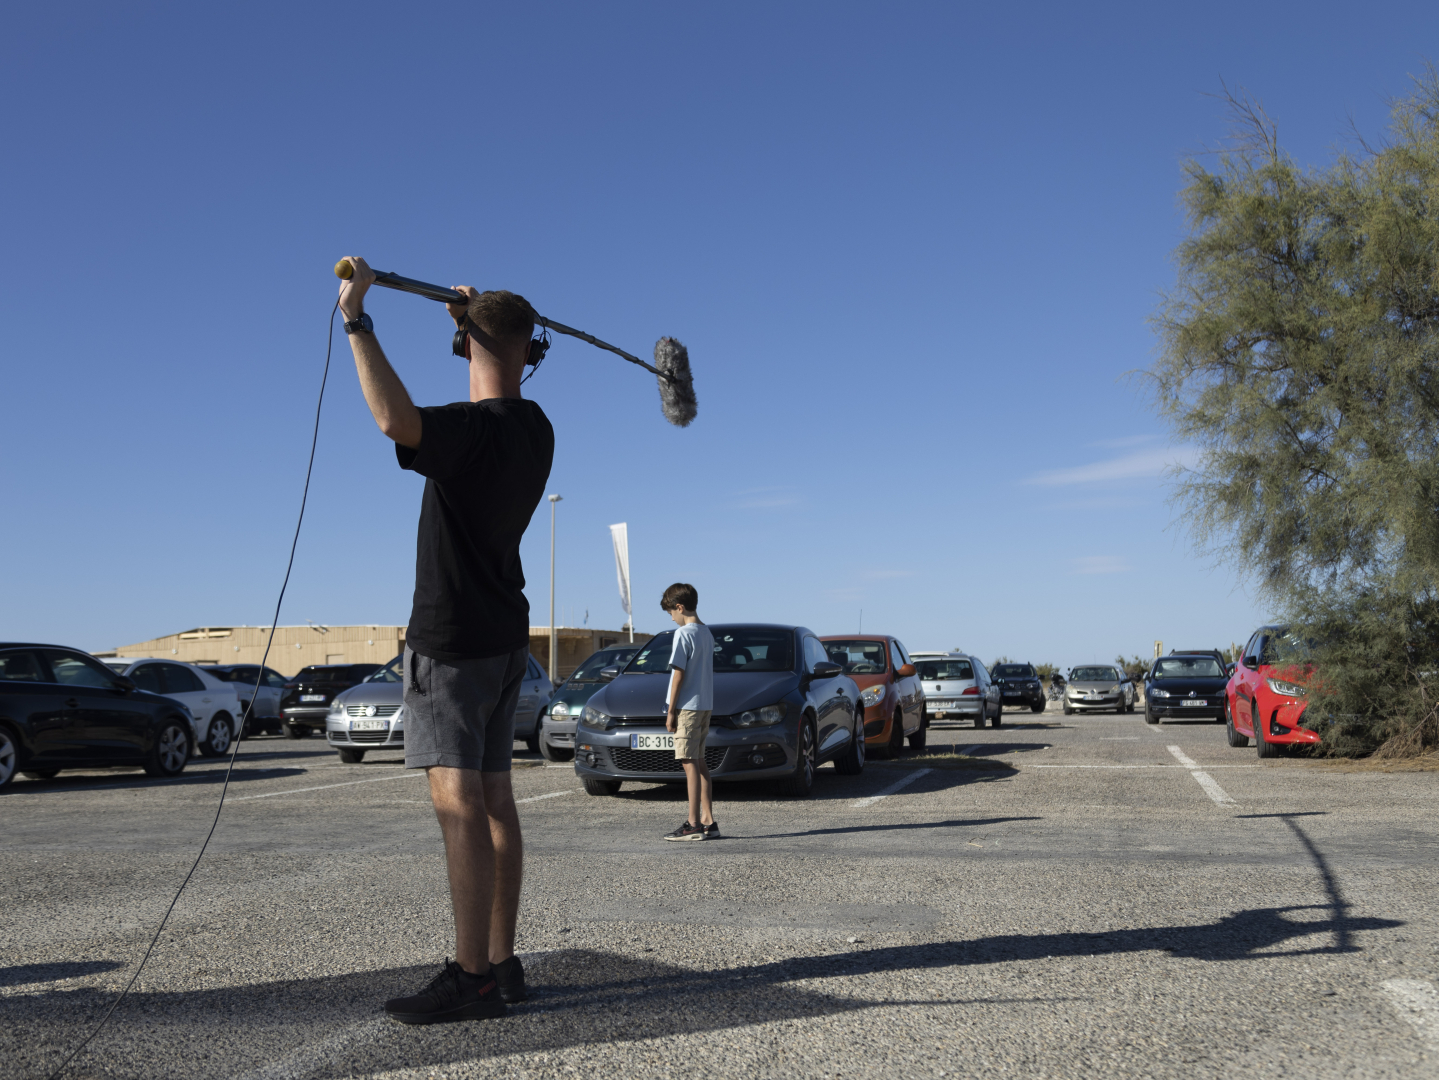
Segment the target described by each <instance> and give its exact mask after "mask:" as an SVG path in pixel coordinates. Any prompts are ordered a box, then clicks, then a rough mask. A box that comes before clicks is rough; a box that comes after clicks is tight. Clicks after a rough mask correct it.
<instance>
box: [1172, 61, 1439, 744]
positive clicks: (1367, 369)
mask: <svg viewBox="0 0 1439 1080" xmlns="http://www.w3.org/2000/svg"><path fill="white" fill-rule="evenodd" d="M1228 101H1229V104H1230V106H1231V108H1232V110H1233V114H1234V117H1235V119H1236V121H1237V124H1236V127H1237V137H1236V139H1235V140H1234V142H1233V143H1232V145H1231V147H1230V149H1229V150H1228V151H1227V152H1225V153H1223V154H1220V155H1219V156H1217V158H1215V159H1214V160H1213V161H1211V162H1210V163H1209V164H1207V165H1206V164H1205V163H1203V162H1201V161H1200V160H1199V159H1193V160H1191V161H1190V162H1188V164H1187V166H1186V176H1187V181H1186V184H1185V186H1184V188H1183V191H1182V201H1183V205H1184V208H1185V210H1186V211H1187V214H1188V219H1189V224H1190V232H1189V235H1188V236H1187V238H1186V239H1185V240H1184V241H1183V242H1182V243H1181V244H1180V245H1179V247H1178V249H1177V250H1176V252H1175V260H1176V263H1177V267H1178V275H1177V281H1176V284H1175V286H1174V288H1173V289H1172V290H1171V291H1170V292H1169V294H1168V295H1167V296H1166V297H1165V300H1164V302H1163V304H1162V306H1161V308H1160V310H1159V312H1158V313H1157V314H1156V316H1155V320H1154V322H1155V326H1156V330H1157V332H1158V336H1159V341H1160V349H1159V354H1158V358H1157V360H1156V361H1155V363H1154V364H1153V366H1152V367H1151V368H1150V370H1149V372H1148V375H1149V376H1150V378H1151V380H1152V382H1151V389H1152V391H1153V394H1154V401H1155V404H1156V406H1157V408H1158V410H1159V412H1160V413H1161V415H1162V416H1164V417H1165V418H1166V419H1167V420H1168V422H1169V424H1170V425H1171V427H1172V429H1173V431H1174V433H1175V434H1176V435H1177V436H1178V437H1179V438H1181V439H1182V440H1184V441H1186V442H1188V443H1191V444H1193V445H1195V446H1197V447H1198V448H1199V449H1200V451H1201V454H1200V457H1199V459H1198V461H1197V463H1196V464H1195V465H1194V466H1192V467H1191V468H1188V469H1181V470H1178V471H1177V475H1176V481H1177V484H1176V488H1175V503H1176V506H1177V507H1178V508H1179V510H1180V511H1181V513H1182V520H1183V521H1184V523H1185V524H1186V525H1187V526H1188V527H1189V528H1190V529H1191V530H1192V531H1193V534H1194V536H1195V538H1196V540H1197V542H1198V543H1199V545H1200V547H1201V548H1202V549H1205V550H1208V551H1210V552H1212V553H1214V554H1217V555H1218V556H1219V557H1220V558H1221V559H1223V560H1225V561H1228V562H1229V563H1231V564H1232V565H1234V566H1236V567H1238V568H1239V569H1240V570H1241V571H1242V572H1244V573H1245V574H1246V575H1248V576H1249V577H1250V578H1251V579H1252V580H1254V581H1255V582H1256V583H1257V584H1258V586H1259V589H1260V591H1261V594H1262V595H1263V597H1264V598H1265V599H1266V600H1267V601H1268V602H1269V603H1270V604H1271V605H1272V607H1273V609H1274V610H1276V611H1278V612H1279V613H1281V615H1282V616H1283V617H1284V619H1285V620H1286V621H1287V622H1288V624H1289V625H1290V627H1291V628H1292V634H1291V637H1290V640H1291V641H1292V642H1294V643H1295V647H1296V648H1297V649H1298V650H1299V654H1302V655H1299V654H1296V656H1295V657H1294V659H1295V661H1296V662H1302V663H1303V664H1305V665H1306V666H1308V667H1309V668H1310V672H1311V674H1310V676H1309V678H1308V683H1309V698H1310V705H1309V708H1308V710H1307V714H1306V715H1307V720H1306V722H1307V723H1308V724H1310V725H1312V726H1314V727H1315V728H1316V730H1319V731H1320V732H1321V733H1322V735H1323V736H1324V741H1325V745H1326V746H1327V747H1328V748H1329V749H1330V750H1331V751H1335V752H1355V751H1366V750H1373V749H1376V748H1378V749H1380V750H1381V752H1383V753H1412V752H1418V751H1421V750H1423V749H1425V748H1427V747H1431V746H1433V745H1435V744H1436V742H1439V711H1436V706H1439V701H1436V697H1439V75H1436V72H1435V71H1434V69H1432V68H1430V69H1429V70H1428V71H1427V72H1426V73H1425V74H1424V75H1423V76H1421V77H1420V78H1418V79H1416V80H1415V83H1414V87H1413V89H1412V92H1411V93H1410V94H1409V95H1408V96H1407V97H1405V98H1403V99H1401V100H1398V101H1396V102H1394V103H1393V107H1392V123H1391V128H1390V133H1389V137H1388V139H1387V140H1386V141H1385V142H1384V143H1383V144H1382V145H1380V146H1377V147H1375V146H1370V145H1367V144H1363V143H1360V144H1359V145H1358V147H1357V148H1356V150H1355V151H1354V152H1340V153H1338V154H1337V155H1336V157H1335V159H1334V161H1333V162H1332V163H1331V164H1330V165H1328V166H1327V167H1325V168H1322V169H1308V168H1303V167H1301V166H1300V165H1299V164H1298V163H1296V162H1295V161H1294V160H1293V159H1292V158H1291V157H1290V156H1289V155H1288V154H1286V153H1285V152H1284V151H1283V150H1282V149H1281V148H1280V144H1279V138H1278V134H1277V131H1276V128H1275V126H1274V124H1273V123H1272V122H1271V121H1270V120H1269V118H1268V117H1267V116H1266V115H1265V114H1264V112H1263V110H1262V108H1260V107H1259V106H1258V105H1257V104H1254V103H1253V102H1251V101H1249V100H1247V99H1243V98H1239V97H1236V96H1234V95H1229V96H1228Z"/></svg>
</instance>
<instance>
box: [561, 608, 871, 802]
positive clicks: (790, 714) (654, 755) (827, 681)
mask: <svg viewBox="0 0 1439 1080" xmlns="http://www.w3.org/2000/svg"><path fill="white" fill-rule="evenodd" d="M709 629H710V633H712V634H713V635H714V641H715V646H714V710H713V716H712V718H711V720H710V734H709V739H708V740H707V741H706V744H705V762H706V763H707V764H708V765H709V768H710V773H711V774H712V775H713V777H714V779H715V780H717V781H719V780H764V779H777V780H781V781H782V782H783V783H784V786H785V788H786V790H787V792H788V793H789V794H791V795H797V796H804V795H808V794H809V792H810V789H811V788H812V787H813V785H814V770H815V769H816V767H818V766H819V764H820V763H821V762H824V761H830V760H833V761H834V762H835V767H836V768H837V769H838V770H839V771H840V772H842V773H850V774H855V773H859V772H860V771H862V770H863V769H864V708H863V706H862V705H861V704H860V700H859V688H858V687H857V686H856V685H855V683H854V680H853V679H851V678H850V677H849V676H848V675H845V674H844V669H843V668H842V667H840V665H838V664H835V663H832V662H831V661H830V659H829V656H828V654H827V653H826V652H825V648H824V645H823V644H822V643H821V642H820V640H819V638H818V637H817V636H816V635H815V634H814V633H813V631H811V630H808V629H806V628H805V627H803V626H775V625H770V624H758V623H747V624H738V623H722V624H718V625H715V626H711V627H710V628H709ZM673 641H674V631H673V630H671V631H669V632H667V633H663V634H660V635H658V636H656V637H654V638H651V639H650V640H649V641H648V642H646V643H645V646H644V648H642V649H641V650H640V652H639V653H638V654H637V655H636V656H635V658H634V659H633V660H631V661H630V662H629V664H628V665H627V666H626V668H625V670H624V671H623V672H622V673H621V674H620V675H618V676H617V677H616V678H615V679H614V680H612V681H611V682H609V683H608V684H606V685H605V687H604V688H603V689H601V690H600V691H599V692H598V693H596V694H595V695H594V696H592V697H591V698H590V699H589V701H588V702H587V703H586V704H585V707H584V711H583V713H581V715H580V722H579V726H578V728H577V730H576V732H575V772H576V773H578V774H579V776H580V778H581V780H583V781H584V785H585V790H586V791H588V792H589V793H590V794H591V795H613V794H615V793H616V792H618V791H619V790H620V784H621V783H623V782H624V781H626V780H639V781H644V782H646V783H683V782H684V769H683V767H682V766H681V765H680V763H679V762H678V761H676V760H675V755H674V750H673V749H672V748H671V747H672V740H671V739H670V738H669V733H668V732H667V731H666V730H665V694H666V691H667V690H668V687H669V657H670V648H671V645H672V643H673Z"/></svg>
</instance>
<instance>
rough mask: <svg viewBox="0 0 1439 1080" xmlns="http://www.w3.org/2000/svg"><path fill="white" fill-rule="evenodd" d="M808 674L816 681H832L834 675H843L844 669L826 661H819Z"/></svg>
mask: <svg viewBox="0 0 1439 1080" xmlns="http://www.w3.org/2000/svg"><path fill="white" fill-rule="evenodd" d="M810 674H811V675H812V676H813V677H814V678H816V679H833V678H834V677H835V676H836V675H843V674H844V668H843V667H841V666H840V665H839V664H835V663H831V662H830V661H828V660H821V661H820V662H819V663H817V664H815V666H814V670H813V671H812V672H810Z"/></svg>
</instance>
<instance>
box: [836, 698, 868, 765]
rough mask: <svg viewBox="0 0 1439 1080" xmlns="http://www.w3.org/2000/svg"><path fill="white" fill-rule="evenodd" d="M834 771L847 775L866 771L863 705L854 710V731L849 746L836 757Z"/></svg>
mask: <svg viewBox="0 0 1439 1080" xmlns="http://www.w3.org/2000/svg"><path fill="white" fill-rule="evenodd" d="M834 771H835V772H838V773H843V774H844V775H845V776H858V775H859V774H860V773H862V772H864V709H863V708H862V707H861V708H859V709H856V710H855V712H854V731H853V732H852V734H851V737H850V740H849V746H847V747H845V751H844V753H843V754H841V755H840V756H839V757H837V758H835V759H834Z"/></svg>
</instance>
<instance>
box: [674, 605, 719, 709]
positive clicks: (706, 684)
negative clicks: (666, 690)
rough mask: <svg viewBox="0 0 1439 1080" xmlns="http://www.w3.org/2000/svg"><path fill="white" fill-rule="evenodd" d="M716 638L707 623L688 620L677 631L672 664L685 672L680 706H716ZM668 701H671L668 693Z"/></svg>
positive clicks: (680, 694)
mask: <svg viewBox="0 0 1439 1080" xmlns="http://www.w3.org/2000/svg"><path fill="white" fill-rule="evenodd" d="M714 653H715V639H714V635H713V634H711V633H710V628H709V627H708V626H706V625H705V624H704V623H698V622H696V623H685V625H683V626H681V627H680V628H679V629H678V630H676V631H675V640H674V645H673V646H672V647H671V648H670V667H671V668H678V669H679V670H680V671H683V672H684V678H682V679H680V689H679V707H680V708H681V709H694V710H696V711H699V710H704V709H713V708H714V672H715V657H714ZM665 704H666V705H669V704H672V702H671V701H670V700H669V696H668V694H667V695H666V697H665Z"/></svg>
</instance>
